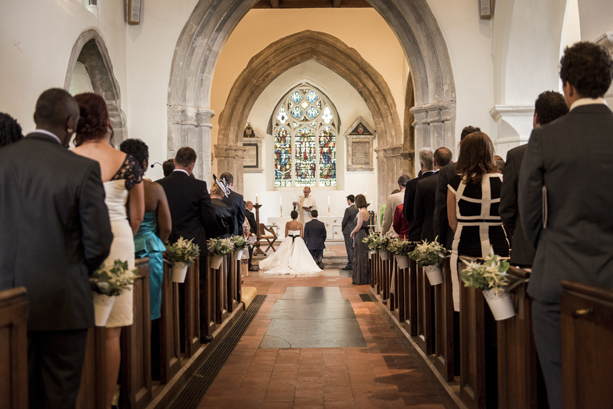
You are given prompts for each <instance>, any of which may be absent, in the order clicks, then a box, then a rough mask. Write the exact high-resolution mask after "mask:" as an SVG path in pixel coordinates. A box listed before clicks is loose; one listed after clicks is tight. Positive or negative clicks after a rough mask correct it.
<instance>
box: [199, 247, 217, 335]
mask: <svg viewBox="0 0 613 409" xmlns="http://www.w3.org/2000/svg"><path fill="white" fill-rule="evenodd" d="M211 258H212V254H209V255H208V257H207V261H206V262H207V273H206V277H202V278H201V280H200V285H201V291H200V294H202V297H204V300H202V301H201V302H202V304H203V306H204V308H202V315H203V316H202V317H200V321H201V323H202V324H201V325H203V327H204V328H203V329H202V330H203V332H204V333H205V334H207V335H213V333H214V332H215V330H216V329H217V322H216V320H215V310H216V301H215V289H216V281H217V273H216V270H215V269H212V268H211Z"/></svg>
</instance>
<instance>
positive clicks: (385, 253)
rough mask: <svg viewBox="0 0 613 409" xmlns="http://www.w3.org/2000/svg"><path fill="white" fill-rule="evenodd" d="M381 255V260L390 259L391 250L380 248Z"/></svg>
mask: <svg viewBox="0 0 613 409" xmlns="http://www.w3.org/2000/svg"><path fill="white" fill-rule="evenodd" d="M379 255H380V256H381V260H383V261H387V260H389V259H390V252H389V251H387V250H385V249H381V250H379Z"/></svg>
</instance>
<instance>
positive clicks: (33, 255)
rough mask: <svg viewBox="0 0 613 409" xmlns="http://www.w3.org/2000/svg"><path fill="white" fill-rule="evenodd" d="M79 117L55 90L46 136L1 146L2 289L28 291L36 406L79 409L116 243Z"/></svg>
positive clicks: (41, 120)
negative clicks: (75, 143) (103, 280)
mask: <svg viewBox="0 0 613 409" xmlns="http://www.w3.org/2000/svg"><path fill="white" fill-rule="evenodd" d="M78 120H79V106H78V105H77V102H76V101H75V100H74V98H72V97H71V96H70V94H69V93H68V92H66V91H64V90H62V89H50V90H47V91H45V92H43V93H42V94H41V96H40V97H39V98H38V101H37V103H36V112H35V113H34V121H35V122H36V127H37V129H36V130H35V131H34V132H32V133H31V134H29V135H28V136H27V137H26V138H24V139H23V140H21V141H20V142H17V143H14V144H12V145H10V146H7V147H4V148H2V149H0V226H2V227H1V228H0V249H1V251H0V291H1V290H7V289H10V288H15V287H21V286H23V287H25V288H26V290H27V294H26V296H27V300H28V309H29V312H28V375H29V403H30V407H31V408H74V407H75V401H76V398H77V393H78V391H79V384H80V382H81V372H82V369H83V361H84V359H85V344H86V341H87V329H88V328H90V327H93V326H94V306H93V301H92V291H91V288H90V284H89V276H90V275H91V274H92V273H93V272H94V271H95V270H96V269H97V268H98V266H100V264H101V263H102V262H103V261H104V260H105V258H106V257H107V256H108V254H109V251H110V247H111V242H112V241H113V234H112V232H111V224H110V221H109V214H108V210H107V208H106V205H105V204H104V187H103V185H102V181H101V179H100V166H99V165H98V163H97V162H95V161H93V160H90V159H87V158H84V157H82V156H79V155H75V154H74V153H72V152H70V151H69V150H68V149H66V148H67V147H68V141H69V140H70V137H71V136H72V134H73V131H74V130H75V129H76V128H77V123H78ZM7 381H8V380H7Z"/></svg>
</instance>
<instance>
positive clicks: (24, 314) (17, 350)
mask: <svg viewBox="0 0 613 409" xmlns="http://www.w3.org/2000/svg"><path fill="white" fill-rule="evenodd" d="M4 405H6V406H4ZM0 406H2V407H7V408H13V409H27V408H28V302H27V300H26V289H25V288H24V287H18V288H13V289H10V290H6V291H2V292H0Z"/></svg>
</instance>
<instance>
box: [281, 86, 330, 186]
mask: <svg viewBox="0 0 613 409" xmlns="http://www.w3.org/2000/svg"><path fill="white" fill-rule="evenodd" d="M296 93H298V95H301V96H302V98H301V99H299V100H298V102H297V103H296V100H297V99H298V98H295V97H294V96H295V95H296ZM312 93H314V94H315V95H316V96H317V98H316V99H313V97H311V98H310V99H308V98H307V96H309V95H312ZM293 97H294V98H293ZM305 101H306V102H308V105H307V106H306V108H305V107H304V106H303V105H302V104H303V102H305ZM297 106H298V107H300V110H301V111H302V113H301V114H300V115H298V116H299V117H298V118H296V114H297V112H296V111H293V110H294V109H295V108H296V107H297ZM313 107H314V108H315V109H316V110H318V111H319V113H317V114H316V115H315V116H314V117H312V113H313V111H311V109H312V108H313ZM282 108H283V110H284V114H285V115H282V113H281V109H282ZM309 113H310V114H311V115H309ZM284 116H285V118H284ZM284 119H285V120H284ZM271 125H272V137H273V143H272V153H273V164H274V167H273V168H274V171H275V172H274V175H273V186H274V189H285V188H295V187H302V186H313V187H317V188H320V189H321V188H330V189H337V188H338V162H337V149H338V142H339V140H338V130H339V127H340V119H339V115H338V112H337V110H336V108H335V106H334V104H333V103H332V102H331V101H330V99H329V98H328V96H327V95H326V94H325V93H323V92H322V91H321V90H319V89H317V88H316V87H314V86H312V85H310V84H308V83H304V84H300V85H298V86H296V87H294V88H292V89H291V90H290V91H289V92H287V93H286V94H285V95H284V96H283V98H281V100H280V102H279V103H278V104H277V106H276V107H275V109H274V111H273V114H272V117H271ZM282 128H284V129H285V131H286V133H287V134H288V135H287V137H289V139H290V141H291V144H290V150H289V159H290V175H289V176H290V178H289V179H286V180H285V181H279V180H277V174H278V167H277V162H276V158H277V154H278V153H279V152H277V149H278V148H280V147H281V146H285V147H286V146H287V144H285V145H280V144H279V143H278V142H279V141H278V139H277V138H278V132H279V131H280V130H281V129H282ZM309 132H310V133H311V134H312V136H313V137H314V138H315V145H314V147H315V149H314V151H315V152H314V157H315V177H314V181H313V179H306V180H305V179H303V178H301V177H299V176H298V171H297V169H296V163H297V161H298V160H299V159H298V155H299V154H300V155H301V156H304V154H305V150H304V149H301V148H302V147H301V146H300V139H301V138H300V135H301V134H302V135H304V134H305V133H306V134H307V135H308V136H311V135H310V134H309ZM325 133H327V136H328V138H326V134H325ZM330 136H332V138H331V139H330ZM326 142H327V143H328V146H325V147H329V144H330V143H334V147H333V148H332V149H331V150H330V151H331V152H330V155H328V156H326V157H325V159H324V160H323V162H325V163H328V164H330V166H328V165H326V164H324V163H322V157H321V149H322V147H323V146H321V145H325V143H326ZM312 157H313V156H311V154H308V155H307V159H310V158H312ZM322 165H324V166H326V167H327V168H329V173H333V177H331V178H324V177H322Z"/></svg>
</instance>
